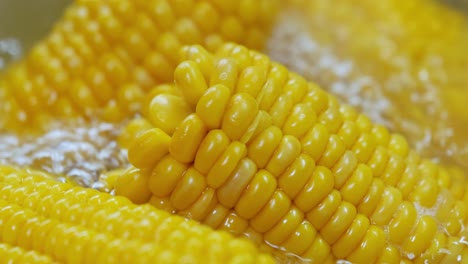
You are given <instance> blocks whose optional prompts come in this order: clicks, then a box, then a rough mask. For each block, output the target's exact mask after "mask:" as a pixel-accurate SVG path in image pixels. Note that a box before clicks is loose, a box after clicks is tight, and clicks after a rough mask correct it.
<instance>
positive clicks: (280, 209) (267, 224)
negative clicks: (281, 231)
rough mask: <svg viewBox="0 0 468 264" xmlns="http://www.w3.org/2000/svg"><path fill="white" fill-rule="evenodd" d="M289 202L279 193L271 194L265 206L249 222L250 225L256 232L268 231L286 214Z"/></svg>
mask: <svg viewBox="0 0 468 264" xmlns="http://www.w3.org/2000/svg"><path fill="white" fill-rule="evenodd" d="M290 206H291V200H290V199H289V198H288V197H287V196H286V194H284V193H283V192H281V191H276V192H274V193H273V196H272V198H271V199H270V201H269V202H268V204H267V205H265V207H264V208H263V209H262V210H261V211H260V212H259V213H258V214H257V215H256V216H254V217H253V218H252V219H251V220H250V225H251V226H252V228H253V229H254V230H256V231H257V232H262V233H264V232H266V231H268V230H270V229H271V228H272V227H273V226H274V225H275V224H276V223H278V221H280V219H281V218H282V217H283V216H284V215H285V214H286V213H287V212H288V210H289V208H290Z"/></svg>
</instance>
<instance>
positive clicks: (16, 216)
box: [0, 167, 272, 263]
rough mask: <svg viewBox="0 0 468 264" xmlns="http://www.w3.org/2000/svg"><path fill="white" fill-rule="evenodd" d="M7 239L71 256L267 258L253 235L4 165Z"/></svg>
mask: <svg viewBox="0 0 468 264" xmlns="http://www.w3.org/2000/svg"><path fill="white" fill-rule="evenodd" d="M1 172H2V173H1V174H0V199H1V200H0V220H1V222H2V223H4V224H3V225H2V226H3V227H2V229H1V234H0V238H1V241H2V242H3V243H7V244H10V245H17V246H18V247H21V248H24V249H25V250H29V249H32V250H35V251H37V252H42V253H43V254H45V255H47V256H50V257H51V258H53V259H54V260H57V261H66V262H67V263H90V262H93V263H149V262H154V261H161V262H164V263H175V262H180V261H184V259H185V260H187V261H196V262H200V263H201V262H203V263H204V262H205V261H208V262H211V263H221V262H222V263H224V262H230V263H257V262H260V263H270V262H272V259H271V258H269V257H268V256H266V255H262V254H259V253H258V251H257V249H256V248H255V246H254V245H253V244H251V243H250V242H249V241H246V240H242V239H234V238H232V237H231V236H230V235H228V234H227V233H223V232H213V231H212V230H210V229H209V228H208V227H203V226H200V225H199V224H197V223H195V222H193V221H189V220H185V219H183V218H181V217H177V216H171V215H169V214H168V213H166V212H162V211H157V210H154V209H152V208H151V207H150V206H136V205H134V204H132V203H131V202H130V201H128V200H126V199H124V198H122V197H113V196H111V195H109V194H105V193H100V192H98V191H95V190H92V189H85V188H81V187H73V186H71V185H68V184H63V183H58V182H55V181H53V180H51V179H45V178H44V176H43V175H40V174H39V175H36V174H35V173H34V172H33V173H30V172H28V171H24V170H20V169H15V168H10V167H2V168H1Z"/></svg>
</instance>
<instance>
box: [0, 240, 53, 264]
mask: <svg viewBox="0 0 468 264" xmlns="http://www.w3.org/2000/svg"><path fill="white" fill-rule="evenodd" d="M0 259H1V260H2V263H31V264H48V263H54V262H53V261H52V260H51V259H50V258H49V257H48V256H44V255H41V254H39V253H37V252H36V251H32V250H25V249H23V248H20V247H14V246H11V245H9V244H4V243H0Z"/></svg>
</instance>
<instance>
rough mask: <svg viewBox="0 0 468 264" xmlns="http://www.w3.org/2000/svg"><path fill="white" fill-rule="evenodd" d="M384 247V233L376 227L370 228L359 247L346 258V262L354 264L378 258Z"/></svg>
mask: <svg viewBox="0 0 468 264" xmlns="http://www.w3.org/2000/svg"><path fill="white" fill-rule="evenodd" d="M384 246H385V233H384V231H383V230H382V229H380V228H379V227H376V226H371V227H370V228H369V229H368V230H367V233H366V235H365V236H364V238H363V240H362V242H361V245H360V246H359V247H358V248H357V249H356V250H355V251H353V252H352V253H351V255H349V256H348V258H347V259H348V260H349V261H352V262H356V263H361V262H366V261H371V262H374V261H375V260H376V259H377V257H379V254H380V252H382V249H383V248H384Z"/></svg>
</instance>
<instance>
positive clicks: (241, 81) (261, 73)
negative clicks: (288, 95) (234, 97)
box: [235, 65, 268, 98]
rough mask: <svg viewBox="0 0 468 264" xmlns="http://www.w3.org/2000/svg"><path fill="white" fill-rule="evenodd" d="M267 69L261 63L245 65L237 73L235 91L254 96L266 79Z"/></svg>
mask: <svg viewBox="0 0 468 264" xmlns="http://www.w3.org/2000/svg"><path fill="white" fill-rule="evenodd" d="M267 70H268V69H265V66H261V65H256V66H249V67H246V68H245V69H244V70H243V71H242V72H241V73H240V74H239V77H238V81H237V87H236V89H235V91H236V92H237V93H248V94H250V95H251V96H252V97H254V98H256V97H257V94H258V93H259V92H260V90H261V89H262V87H263V85H264V83H265V81H266V78H267V73H268V72H267Z"/></svg>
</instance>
